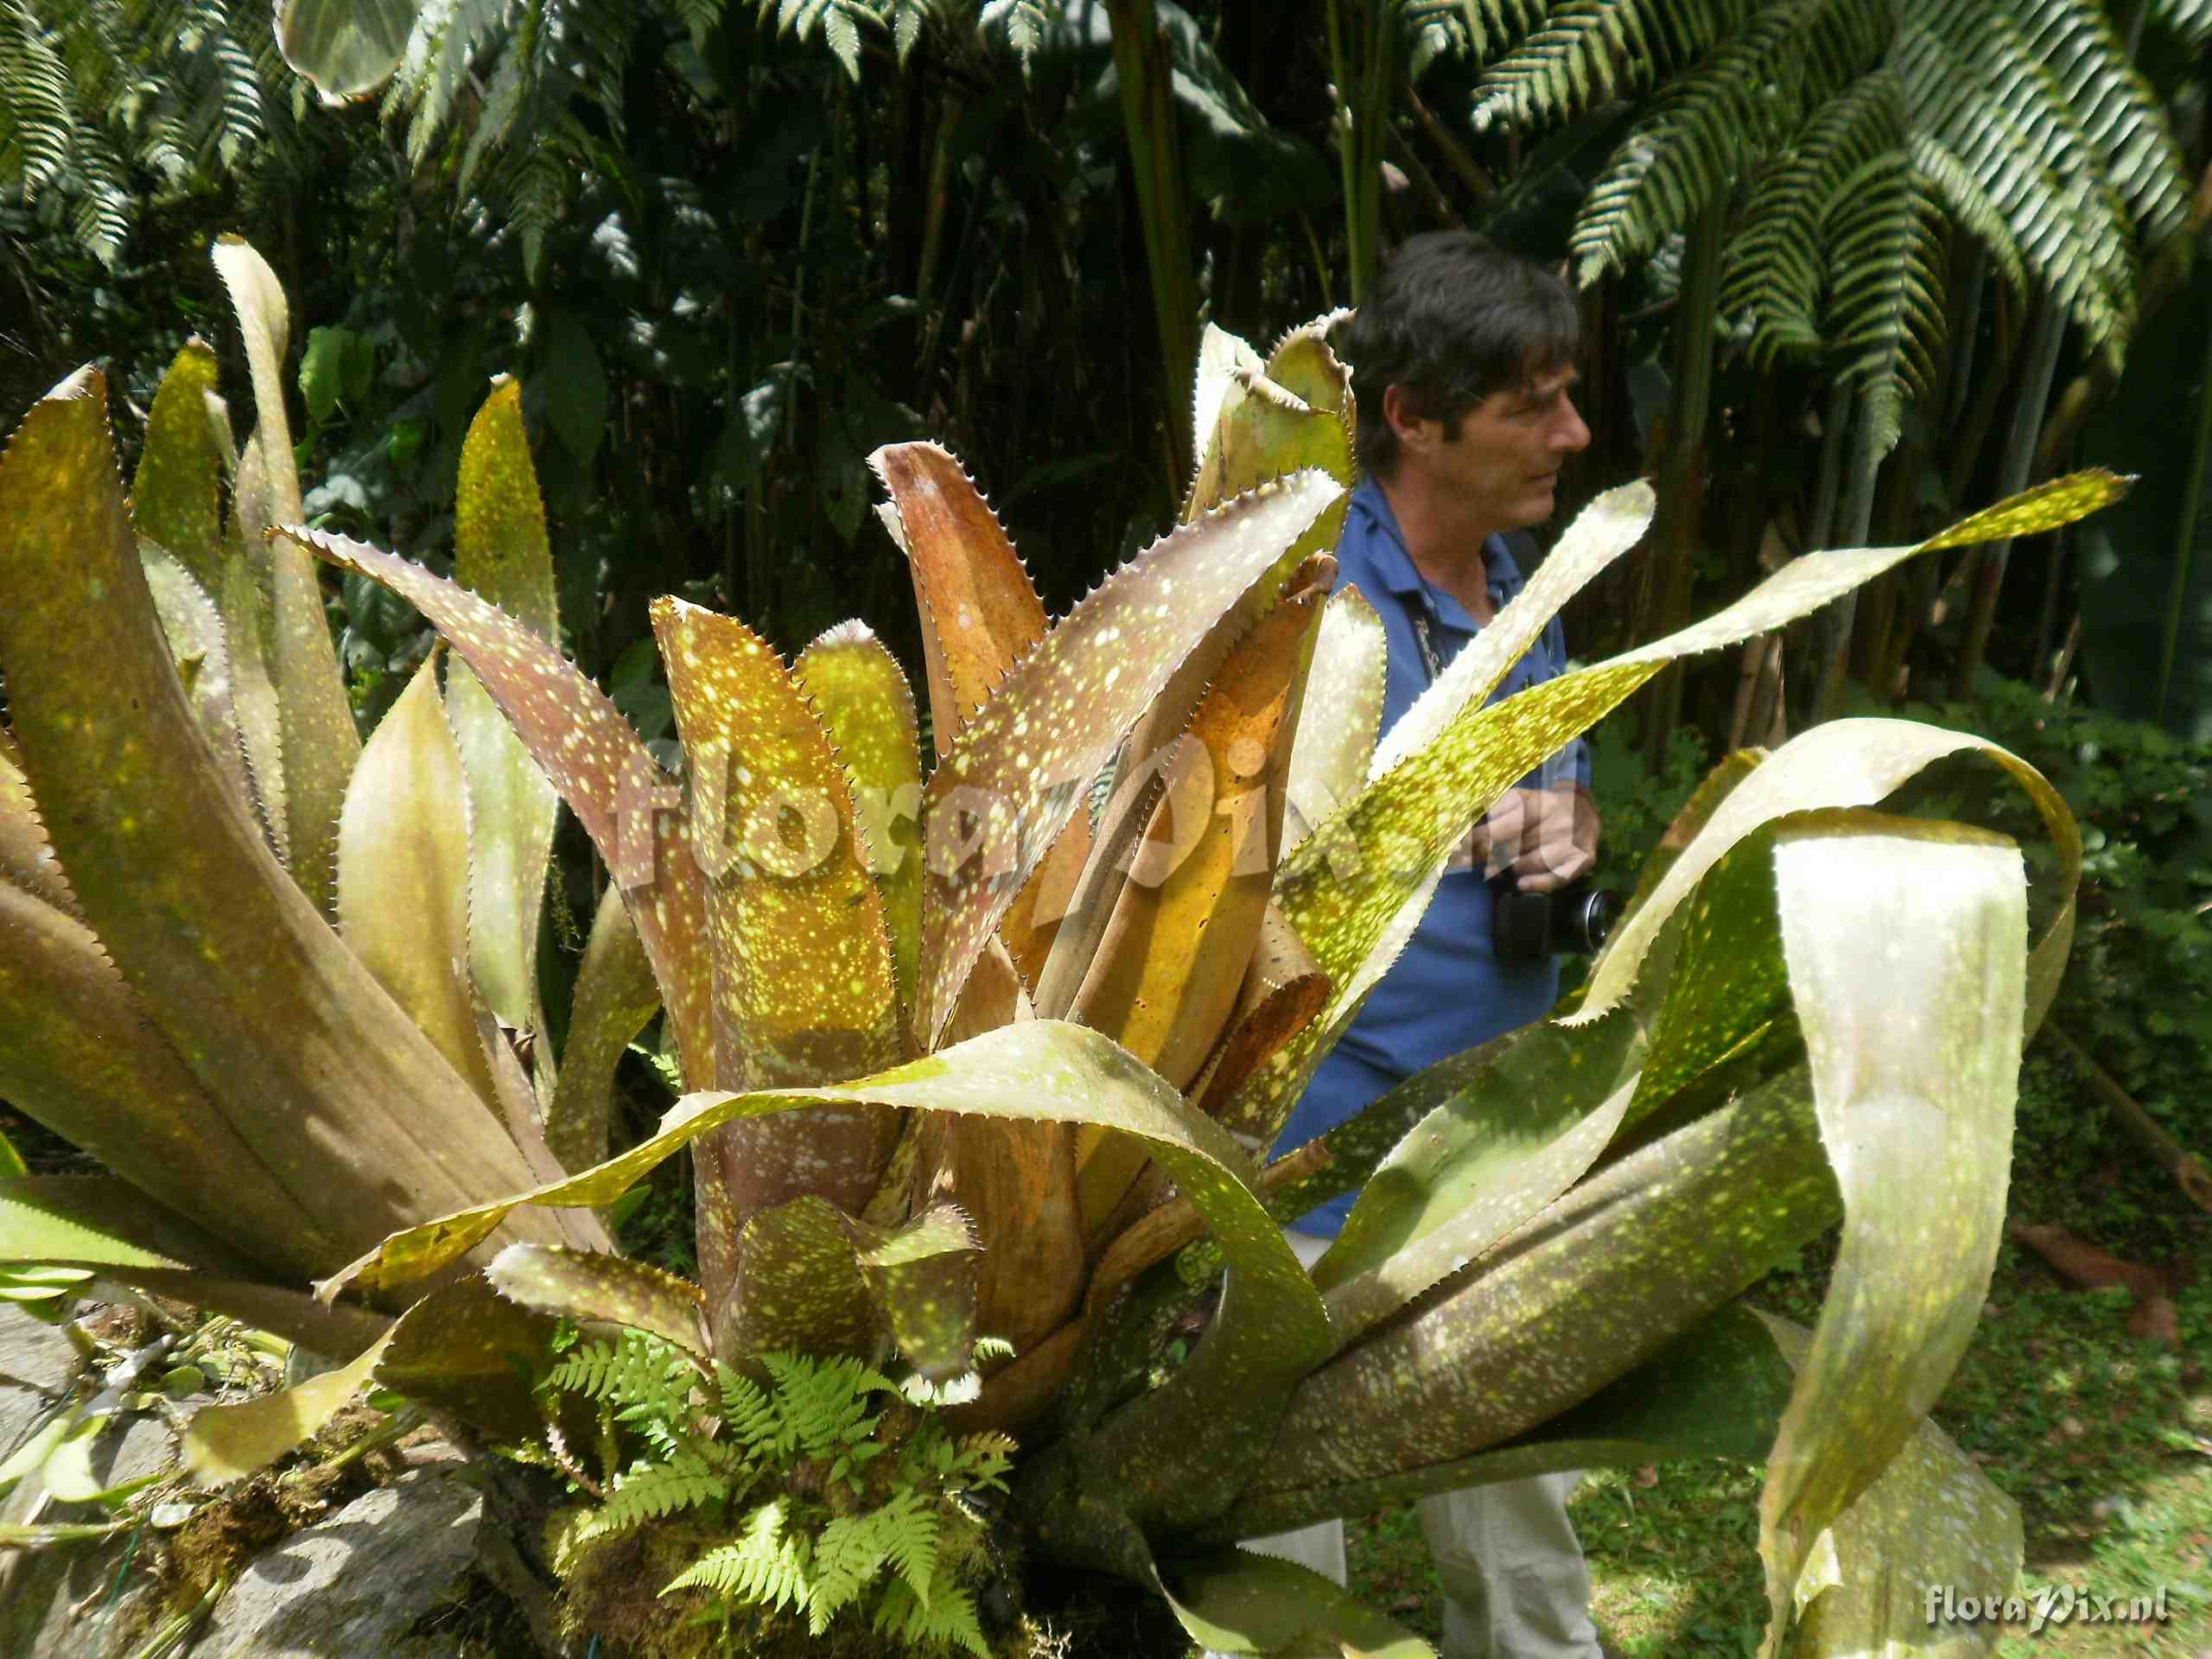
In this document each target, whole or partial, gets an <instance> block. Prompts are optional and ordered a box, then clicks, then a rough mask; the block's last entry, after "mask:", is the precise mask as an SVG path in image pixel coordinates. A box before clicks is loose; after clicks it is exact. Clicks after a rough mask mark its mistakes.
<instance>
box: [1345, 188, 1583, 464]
mask: <svg viewBox="0 0 2212 1659" xmlns="http://www.w3.org/2000/svg"><path fill="white" fill-rule="evenodd" d="M1580 332H1581V330H1580V316H1579V315H1578V314H1577V312H1576V310H1575V308H1574V297H1573V295H1571V294H1570V293H1568V292H1567V284H1566V283H1562V282H1561V281H1560V279H1559V278H1558V277H1554V276H1553V275H1552V274H1551V273H1550V272H1549V271H1548V270H1544V269H1543V268H1542V267H1541V265H1538V264H1535V262H1534V261H1532V260H1529V259H1524V258H1522V257H1521V256H1520V255H1518V254H1513V253H1508V252H1506V251H1504V250H1503V248H1500V247H1497V246H1496V245H1493V244H1491V243H1490V242H1487V241H1485V240H1484V239H1483V238H1481V237H1479V236H1477V235H1476V234H1475V233H1474V232H1471V231H1431V232H1427V233H1426V234H1425V235H1421V236H1416V237H1414V238H1410V239H1409V240H1408V241H1407V242H1405V243H1404V244H1403V245H1401V246H1400V247H1399V248H1398V250H1397V251H1396V252H1395V253H1393V254H1392V255H1391V256H1390V257H1389V261H1388V262H1387V263H1385V264H1384V265H1383V272H1382V275H1381V277H1378V278H1377V280H1376V284H1375V290H1374V292H1373V293H1371V294H1370V295H1369V296H1368V298H1367V303H1366V304H1364V305H1363V306H1361V307H1360V308H1359V315H1357V316H1356V317H1354V318H1353V319H1352V321H1351V325H1350V326H1349V327H1348V328H1347V329H1346V331H1345V334H1344V356H1345V357H1346V358H1348V359H1350V360H1351V388H1352V396H1353V397H1354V398H1355V399H1356V400H1357V403H1358V405H1359V437H1358V444H1357V448H1358V454H1359V462H1360V465H1361V466H1362V467H1365V468H1366V470H1367V471H1368V472H1370V473H1371V474H1374V475H1375V476H1376V477H1378V478H1388V477H1389V476H1390V474H1392V473H1394V472H1395V471H1396V470H1397V466H1398V435H1397V434H1396V433H1395V432H1393V431H1392V430H1391V429H1390V423H1389V420H1388V419H1387V418H1385V416H1383V391H1384V390H1385V388H1387V387H1390V386H1403V387H1404V388H1405V389H1406V390H1407V391H1408V393H1409V394H1410V395H1411V397H1412V399H1413V404H1414V410H1415V412H1416V413H1417V414H1418V415H1419V416H1421V418H1422V419H1423V420H1433V421H1441V422H1443V423H1444V435H1445V436H1446V438H1447V439H1452V438H1457V437H1458V436H1459V423H1460V421H1461V420H1462V419H1463V418H1465V416H1466V414H1467V412H1468V411H1469V410H1471V409H1473V408H1474V406H1475V405H1476V404H1479V403H1480V402H1482V400H1483V399H1484V398H1485V397H1489V396H1491V394H1492V393H1493V392H1498V391H1512V390H1515V389H1516V388H1518V387H1521V386H1524V385H1528V384H1529V382H1530V381H1532V380H1534V379H1535V378H1537V377H1538V376H1539V375H1542V374H1547V373H1549V372H1553V371H1554V370H1557V369H1562V368H1565V367H1567V365H1568V364H1569V363H1571V362H1572V361H1573V358H1574V352H1575V346H1576V345H1577V344H1578V342H1579V340H1580Z"/></svg>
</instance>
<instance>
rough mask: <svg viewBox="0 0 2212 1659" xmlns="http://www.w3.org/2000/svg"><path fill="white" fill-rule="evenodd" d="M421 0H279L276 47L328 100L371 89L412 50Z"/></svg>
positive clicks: (385, 77)
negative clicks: (409, 40)
mask: <svg viewBox="0 0 2212 1659" xmlns="http://www.w3.org/2000/svg"><path fill="white" fill-rule="evenodd" d="M417 10H419V8H418V7H417V5H416V0H279V3H278V5H277V49H278V50H279V51H281V52H282V53H283V54H284V61H285V62H286V63H289V65H291V66H292V67H293V68H294V69H295V70H296V71H297V72H298V73H301V74H302V75H304V76H306V77H307V79H308V80H310V81H312V82H314V83H315V90H316V91H317V92H320V93H321V95H322V99H323V101H324V102H325V103H327V104H336V103H340V102H343V101H344V100H345V99H349V98H359V97H361V96H362V95H363V94H365V93H368V92H374V91H376V89H377V88H378V87H379V86H383V85H384V83H385V81H387V80H389V79H391V72H392V71H393V70H395V69H397V68H398V67H399V60H400V57H401V55H402V54H404V53H405V51H406V49H407V36H408V35H409V34H410V31H412V30H413V29H414V27H415V15H416V11H417Z"/></svg>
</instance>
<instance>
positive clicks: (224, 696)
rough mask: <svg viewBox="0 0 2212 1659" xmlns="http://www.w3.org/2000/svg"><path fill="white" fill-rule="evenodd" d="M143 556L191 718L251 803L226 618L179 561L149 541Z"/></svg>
mask: <svg viewBox="0 0 2212 1659" xmlns="http://www.w3.org/2000/svg"><path fill="white" fill-rule="evenodd" d="M140 558H141V560H142V561H143V563H144V565H145V569H146V589H147V591H148V592H149V594H152V595H153V600H154V609H155V610H156V612H157V613H159V614H160V616H161V619H162V634H163V635H164V636H165V637H166V638H167V639H168V645H169V654H170V656H171V657H173V658H175V661H176V668H177V677H178V679H179V682H180V683H181V684H182V685H183V687H184V689H185V696H187V698H188V699H189V701H190V702H191V704H192V713H193V717H194V720H196V721H198V722H199V725H200V731H201V732H202V733H203V734H205V735H206V737H207V747H208V750H209V752H210V753H212V754H213V757H214V760H215V764H216V766H217V767H218V768H219V770H220V771H221V772H222V774H223V778H224V779H225V781H226V783H227V784H228V785H230V789H231V792H232V794H233V795H235V796H236V797H237V798H238V799H239V800H241V801H248V802H250V801H251V800H252V798H253V784H252V779H251V775H250V774H249V772H248V771H247V768H246V758H245V747H244V739H243V737H242V735H241V734H240V731H239V728H238V704H237V702H236V701H235V698H234V696H233V686H232V677H231V653H230V649H229V646H228V644H227V642H226V639H225V638H224V632H223V622H222V618H221V617H220V616H219V614H218V613H217V612H216V609H215V605H214V601H213V600H211V599H210V598H209V597H208V595H207V593H206V591H205V590H203V589H202V588H201V587H200V583H199V582H197V581H196V580H195V579H194V577H193V576H192V575H190V574H189V573H188V572H187V570H186V569H185V568H184V565H183V563H182V562H181V561H180V560H178V559H175V558H173V557H171V556H169V555H168V553H166V552H164V551H163V550H161V549H160V548H158V547H156V546H154V545H153V544H152V543H141V544H140Z"/></svg>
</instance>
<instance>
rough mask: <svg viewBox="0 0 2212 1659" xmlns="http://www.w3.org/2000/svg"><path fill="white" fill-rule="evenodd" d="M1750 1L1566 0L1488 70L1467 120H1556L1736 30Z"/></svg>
mask: <svg viewBox="0 0 2212 1659" xmlns="http://www.w3.org/2000/svg"><path fill="white" fill-rule="evenodd" d="M1750 10H1751V3H1750V0H1568V3H1567V4H1565V5H1562V6H1560V7H1558V8H1557V9H1556V10H1553V11H1552V12H1551V13H1550V15H1549V16H1548V17H1547V18H1546V19H1545V21H1544V24H1543V26H1542V27H1541V29H1537V30H1536V32H1535V34H1533V35H1530V36H1529V38H1528V39H1527V40H1525V41H1522V43H1521V44H1520V45H1519V46H1516V47H1515V48H1513V49H1512V50H1511V51H1510V52H1509V53H1507V54H1505V56H1503V58H1501V59H1499V60H1497V63H1495V64H1493V65H1492V66H1491V69H1490V71H1489V73H1486V74H1485V75H1484V77H1483V84H1482V86H1481V88H1480V89H1479V90H1478V92H1476V94H1475V103H1474V109H1473V117H1474V123H1475V125H1476V127H1477V128H1478V130H1479V129H1481V128H1484V127H1487V126H1488V125H1489V124H1491V122H1492V121H1497V120H1505V121H1509V122H1511V123H1513V124H1516V125H1519V126H1529V125H1535V124H1538V123H1541V122H1547V121H1563V120H1567V119H1570V118H1573V117H1575V116H1578V115H1580V114H1583V113H1584V112H1586V111H1589V110H1591V109H1593V108H1595V107H1596V106H1597V105H1600V104H1603V103H1605V102H1607V101H1609V100H1611V99H1615V98H1618V97H1621V96H1622V95H1623V94H1624V93H1627V92H1636V91H1639V90H1641V89H1642V88H1643V87H1645V86H1649V85H1650V84H1651V82H1652V80H1653V79H1654V78H1655V77H1656V76H1657V75H1661V74H1663V73H1668V72H1669V71H1671V70H1674V69H1676V68H1679V67H1681V66H1682V65H1684V64H1687V63H1689V62H1691V61H1693V60H1694V59H1695V58H1696V57H1697V56H1698V55H1699V54H1700V53H1703V52H1706V51H1708V50H1710V49H1711V48H1713V45H1714V44H1715V43H1716V42H1718V41H1721V40H1723V39H1724V38H1726V36H1727V35H1729V34H1730V33H1731V32H1732V30H1734V29H1738V27H1740V26H1741V25H1742V23H1743V22H1744V21H1745V16H1746V15H1747V14H1748V13H1749V12H1750Z"/></svg>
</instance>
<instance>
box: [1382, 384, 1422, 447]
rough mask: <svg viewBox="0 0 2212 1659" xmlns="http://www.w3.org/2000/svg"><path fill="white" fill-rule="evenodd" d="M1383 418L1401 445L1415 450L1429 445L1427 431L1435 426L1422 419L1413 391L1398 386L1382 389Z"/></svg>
mask: <svg viewBox="0 0 2212 1659" xmlns="http://www.w3.org/2000/svg"><path fill="white" fill-rule="evenodd" d="M1383 419H1384V420H1386V421H1388V422H1389V423H1390V429H1391V431H1393V432H1395V433H1396V434H1397V435H1398V442H1400V443H1402V444H1404V445H1405V446H1407V447H1408V448H1414V449H1418V448H1423V447H1424V446H1426V445H1427V442H1428V433H1427V430H1426V428H1428V427H1430V426H1433V425H1434V424H1435V423H1433V422H1432V421H1428V420H1426V419H1424V418H1423V417H1422V416H1421V413H1420V406H1419V404H1417V403H1416V402H1415V401H1414V394H1413V392H1412V391H1411V390H1410V389H1409V388H1408V387H1405V386H1398V385H1390V386H1385V387H1383Z"/></svg>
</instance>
